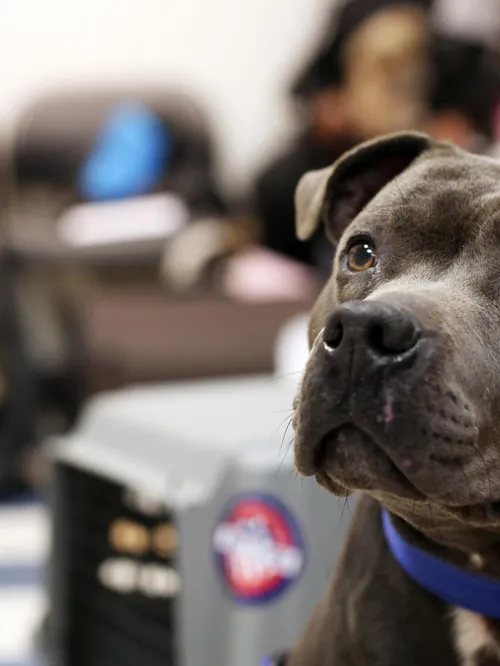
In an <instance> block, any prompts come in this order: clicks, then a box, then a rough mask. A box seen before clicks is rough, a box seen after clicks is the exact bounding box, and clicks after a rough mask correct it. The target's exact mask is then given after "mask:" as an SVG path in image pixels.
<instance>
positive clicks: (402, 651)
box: [287, 133, 500, 666]
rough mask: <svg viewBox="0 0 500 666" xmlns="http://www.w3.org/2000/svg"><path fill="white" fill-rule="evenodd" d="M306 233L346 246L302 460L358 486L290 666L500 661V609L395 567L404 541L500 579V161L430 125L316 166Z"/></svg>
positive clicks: (301, 424)
mask: <svg viewBox="0 0 500 666" xmlns="http://www.w3.org/2000/svg"><path fill="white" fill-rule="evenodd" d="M296 207H297V220H298V223H297V224H298V235H299V237H301V238H303V239H306V238H308V237H309V236H310V235H311V234H312V233H313V232H314V231H315V229H316V228H317V226H318V225H319V224H320V223H323V224H325V225H326V229H327V232H328V235H329V237H330V238H331V240H332V242H333V243H334V244H335V245H336V247H337V252H336V259H335V265H334V268H333V275H332V277H331V279H330V281H329V282H328V284H327V285H326V287H325V289H324V291H323V293H322V294H321V296H320V298H319V300H318V302H317V303H316V305H315V307H314V309H313V312H312V315H311V321H310V345H311V352H310V357H309V361H308V364H307V367H306V370H305V373H304V376H303V379H302V383H301V386H300V389H299V392H298V395H297V397H296V401H295V405H294V428H295V461H296V466H297V469H298V470H299V472H300V473H302V474H304V475H306V476H310V475H315V476H316V478H317V480H318V482H319V483H320V484H321V485H322V486H324V487H325V488H326V489H327V490H329V491H330V492H332V493H333V494H334V495H337V496H346V495H348V494H349V493H351V492H353V491H361V492H362V493H363V498H362V499H361V501H360V502H359V504H358V507H357V509H356V513H355V515H354V521H353V525H352V528H351V531H350V535H349V538H348V541H347V544H346V547H345V550H344V553H343V556H342V558H341V562H340V565H339V568H338V570H337V572H336V574H335V576H334V579H333V580H332V582H331V584H330V585H329V589H328V590H327V592H326V595H325V597H324V599H323V600H322V601H321V603H320V604H319V606H318V607H317V609H316V611H315V612H314V614H313V617H312V619H311V621H310V623H309V626H308V627H307V628H306V631H305V632H304V634H303V636H302V638H301V639H300V640H299V642H298V643H297V645H296V646H295V648H294V649H293V650H292V652H291V654H290V656H289V659H288V661H287V666H364V665H366V666H374V665H377V666H422V665H424V666H486V665H493V664H500V619H497V620H492V619H489V618H486V617H484V616H482V615H480V614H478V613H473V612H471V611H470V610H465V609H464V608H460V607H457V606H452V605H449V604H447V603H445V602H444V601H442V600H441V599H439V598H438V597H436V596H435V595H433V594H431V593H429V592H428V591H426V590H424V589H423V588H422V587H421V586H420V585H419V584H417V583H416V582H415V581H414V580H413V579H412V578H410V577H409V576H408V575H407V573H406V572H405V571H404V570H403V569H402V567H401V566H400V565H399V564H398V563H397V562H396V559H395V558H394V557H393V555H392V553H391V551H390V550H389V548H388V545H387V541H386V539H385V537H384V533H383V529H382V524H381V505H382V506H383V507H385V508H386V509H387V511H388V512H389V513H390V516H391V519H392V524H393V526H394V527H395V529H396V530H397V532H398V533H399V534H400V535H401V536H402V537H403V538H404V539H405V541H406V542H408V543H410V544H413V545H417V546H418V547H419V548H420V549H423V550H424V551H427V552H430V553H433V554H434V555H436V556H437V557H439V558H442V559H443V560H446V561H448V562H450V563H452V564H453V565H455V566H458V567H460V568H462V569H464V570H468V571H476V572H478V571H479V572H480V573H481V574H487V575H489V576H491V577H493V578H495V579H497V580H500V163H497V162H495V161H493V160H491V159H489V158H486V157H479V156H474V155H471V154H469V153H466V152H464V151H461V150H459V149H457V148H455V147H452V146H450V145H447V144H442V143H436V142H434V141H433V140H432V139H430V138H429V137H427V136H425V135H422V134H416V133H403V134H397V135H392V136H389V137H385V138H381V139H378V140H375V141H372V142H369V143H366V144H363V145H361V146H360V147H358V148H357V149H355V150H353V151H352V152H350V153H348V154H347V155H346V156H344V157H343V158H342V159H341V160H340V161H338V162H337V163H336V164H335V165H333V167H331V168H328V169H325V170H322V171H318V172H313V173H309V174H306V175H305V176H304V177H303V179H302V180H301V182H300V183H299V186H298V188H297V193H296Z"/></svg>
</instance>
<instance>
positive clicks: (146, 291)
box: [0, 0, 500, 666]
mask: <svg viewBox="0 0 500 666" xmlns="http://www.w3.org/2000/svg"><path fill="white" fill-rule="evenodd" d="M0 44H1V53H2V55H3V57H2V58H0V80H1V82H2V86H1V94H0V412H1V413H0V615H1V617H2V618H3V619H2V626H1V627H0V666H14V664H19V665H20V664H34V663H56V662H57V663H58V664H60V665H61V666H63V665H66V664H68V665H69V664H71V666H74V664H77V663H79V662H80V663H82V664H89V665H93V664H100V663H103V664H104V663H109V662H110V661H111V660H112V661H113V665H114V666H117V665H119V664H122V663H123V664H128V663H129V661H131V660H132V659H133V660H134V663H137V659H142V660H143V661H147V662H148V663H151V664H154V663H156V662H158V663H160V661H161V663H169V664H179V665H180V664H189V666H197V665H198V664H201V663H206V664H208V666H210V664H212V663H213V664H215V663H216V662H218V663H220V662H221V661H223V662H224V663H227V664H228V665H229V663H234V662H237V663H238V664H239V666H246V664H248V665H250V664H256V663H258V662H259V660H260V659H261V658H263V657H264V656H265V655H266V654H267V653H268V652H270V651H273V650H275V649H277V648H279V649H281V648H283V649H286V647H287V646H288V645H289V643H290V642H291V641H293V638H294V637H295V636H296V634H297V632H298V631H299V630H300V627H301V626H302V624H303V622H304V621H305V618H306V617H307V615H308V613H309V611H310V609H311V608H312V607H313V605H314V603H315V602H316V601H317V599H318V597H319V594H320V593H321V589H322V585H323V584H324V580H325V577H326V576H327V574H328V572H329V570H330V567H331V566H332V564H333V563H334V560H335V557H336V552H337V547H338V543H339V541H340V538H341V536H342V533H343V529H344V527H343V526H344V523H346V521H347V522H348V518H349V516H348V512H347V515H344V513H345V512H344V511H343V509H342V507H340V509H339V515H338V516H337V517H336V518H334V517H332V512H334V511H336V510H337V505H336V504H335V508H334V509H332V503H331V500H330V499H329V498H327V501H326V500H325V499H324V498H323V495H320V494H318V492H319V491H317V490H316V488H315V487H314V488H313V487H312V486H310V485H308V483H306V482H304V483H301V482H300V481H298V480H296V478H295V476H294V473H293V462H292V460H291V457H290V452H289V448H290V447H289V445H290V442H291V433H290V431H289V430H288V431H287V426H288V425H289V417H290V415H291V402H292V399H293V393H294V390H295V387H296V384H297V382H298V381H299V378H300V371H301V369H302V368H303V365H304V363H305V360H306V358H307V342H306V330H307V324H306V321H307V316H306V314H307V311H308V309H309V307H310V305H311V304H312V302H313V301H314V299H315V297H316V296H317V294H318V293H319V291H320V289H321V287H322V285H323V284H324V282H325V280H326V278H327V276H328V273H329V271H330V268H331V263H332V258H333V254H334V248H332V247H331V246H330V245H329V243H328V242H327V241H326V239H325V237H324V234H323V232H322V231H321V230H320V231H319V232H318V233H317V234H316V236H315V237H314V238H312V239H311V240H310V241H308V242H307V243H299V242H298V241H297V240H296V239H295V234H294V208H293V193H294V189H295V186H296V185H297V182H298V180H299V178H300V176H301V175H302V174H303V173H305V172H306V171H308V170H311V169H317V168H321V167H324V166H327V165H328V164H330V163H332V162H333V161H334V160H336V159H337V158H338V157H339V156H340V155H341V154H342V153H343V152H344V151H346V150H348V149H350V148H352V147H353V146H355V145H356V144H357V143H359V142H360V141H363V140H365V139H369V138H372V137H374V136H377V135H379V134H383V133H386V132H392V131H397V130H404V129H419V130H423V131H427V132H429V133H431V134H432V135H434V136H435V137H436V138H440V139H445V140H450V141H454V142H455V143H457V144H458V145H461V146H462V147H464V148H466V149H468V150H471V151H474V152H478V153H484V154H489V155H492V156H496V155H498V154H500V148H499V145H500V144H499V141H500V106H499V102H500V60H499V55H500V54H499V48H498V47H499V44H500V2H499V1H498V0H481V2H473V0H394V1H390V0H346V1H342V2H340V0H287V2H284V0H253V1H252V2H245V1H244V0H240V2H239V3H235V2H228V0H184V1H183V2H176V1H175V0H163V1H162V2H160V1H159V0H142V2H137V1H136V0H129V1H128V2H127V3H125V4H124V3H118V2H117V1H116V0H107V1H106V2H102V1H100V2H98V1H97V0H87V2H86V3H83V4H81V5H78V4H75V3H63V2H60V0H46V2H45V3H43V4H40V3H36V2H35V1H34V0H18V2H17V3H10V4H9V5H6V6H5V7H4V12H3V17H2V21H1V24H0ZM200 474H201V476H200ZM202 477H203V478H202ZM138 489H139V490H138ZM139 491H140V492H139ZM145 491H147V492H145ZM131 493H132V494H131ZM137 493H139V495H138V494H137ZM144 493H145V494H144ZM255 493H257V494H258V497H259V500H258V501H257V500H256V499H255ZM139 496H140V498H142V499H137V498H138V497H139ZM130 497H133V498H135V499H133V500H131V499H130ZM187 497H189V498H190V499H189V501H187V499H186V498H187ZM237 497H239V498H240V499H238V500H236V499H235V498H237ZM241 497H243V500H242V499H241ZM127 498H128V499H127ZM145 498H146V499H145ZM233 501H234V502H237V503H236V504H235V505H234V506H233V504H231V502H233ZM325 501H326V503H325ZM238 502H240V503H238ZM241 502H243V504H241ZM228 503H229V504H228ZM151 507H156V508H151ZM193 507H194V508H193ZM224 507H226V508H225V509H224ZM227 507H229V508H227ZM204 511H206V512H207V513H206V514H205V513H203V512H204ZM289 512H291V513H290V514H289ZM321 512H324V513H321ZM318 516H324V517H325V519H327V520H329V521H331V525H332V528H331V531H330V533H329V535H328V538H327V539H326V540H323V541H321V542H320V541H318V539H317V537H318V535H317V534H316V533H315V532H314V525H313V523H314V520H318ZM311 518H314V520H311ZM117 520H118V521H122V522H121V523H119V524H118V527H117V524H116V521H117ZM123 521H125V522H123ZM273 521H274V522H273ZM228 525H229V528H228ZM235 525H236V527H237V528H238V529H237V530H236V532H237V534H236V532H234V530H235V529H236V528H235ZM221 526H222V527H221ZM219 527H220V528H221V530H222V531H221V532H220V533H219V532H218V531H217V530H218V529H219ZM257 527H258V529H257ZM160 528H161V529H160ZM113 530H114V531H113ZM116 530H118V532H117V531H116ZM155 530H160V532H157V531H155ZM162 530H163V531H162ZM214 530H215V531H214ZM228 530H229V531H228ZM231 530H233V531H231ZM238 530H240V531H238ZM241 530H242V531H241ZM301 530H302V531H301ZM299 533H300V534H302V536H301V537H300V538H299V537H298V536H297V535H298V534H299ZM117 534H119V535H120V536H118V537H117V536H116V535H117ZM158 534H159V535H163V536H161V538H160V536H158ZM221 534H222V536H221ZM242 534H243V536H242ZM106 535H107V536H106ZM113 535H115V536H113ZM152 535H153V536H152ZM154 535H156V536H154ZM165 535H167V536H165ZM173 535H174V536H173ZM217 535H218V536H217ZM249 535H250V536H249ZM286 535H288V536H286ZM293 535H295V536H293ZM115 537H116V538H115ZM240 538H241V539H243V541H242V542H241V543H243V546H241V544H240V546H241V547H240V546H238V545H237V542H238V543H240V542H239V541H238V539H240ZM155 539H156V541H155ZM158 539H160V541H161V539H166V541H167V543H168V545H167V546H165V545H164V544H165V541H161V543H162V544H163V546H162V547H160V546H158V543H160V542H159V541H158ZM245 539H247V540H248V539H250V541H245ZM154 543H156V544H157V546H155V547H154V548H153V546H152V545H151V544H154ZM117 544H118V545H117ZM141 544H142V545H141ZM187 544H189V545H187ZM228 544H229V545H228ZM231 544H232V545H231ZM245 544H246V546H245ZM285 546H286V548H288V550H286V549H285V550H286V553H287V557H288V559H287V560H286V561H287V562H288V565H287V566H288V568H287V567H285V565H284V564H283V567H284V568H283V569H280V567H279V566H278V565H277V564H276V562H277V561H278V560H279V558H277V559H276V558H275V560H273V562H274V564H272V565H271V564H270V559H269V557H270V556H269V553H270V552H272V553H274V555H276V552H278V551H279V552H284V551H283V548H285ZM155 548H156V550H155ZM280 548H281V551H280V550H279V549H280ZM273 549H274V550H273ZM276 549H277V550H276ZM153 551H154V552H153ZM242 553H243V554H242ZM266 553H267V555H266ZM306 554H307V558H306ZM214 557H215V558H216V559H217V562H218V564H217V567H214V565H213V559H214ZM266 557H267V559H266ZM279 561H281V560H279ZM284 561H285V560H283V562H284ZM292 561H293V562H294V565H293V566H292V565H290V562H292ZM235 562H236V564H235ZM242 562H243V563H244V565H245V566H243V565H242ZM306 562H308V564H307V566H306ZM102 567H104V569H103V568H102ZM148 567H149V568H148ZM152 567H153V568H152ZM155 567H156V568H155ZM235 567H236V569H235ZM237 567H240V569H238V568H237ZM245 567H246V568H245ZM273 567H274V568H273ZM307 567H309V568H308V569H307ZM216 568H218V572H216V571H215V569H216ZM243 569H244V570H245V574H244V575H243V574H241V576H242V578H238V577H237V576H236V578H235V575H236V574H235V573H234V572H235V571H236V570H238V571H240V573H241V571H243ZM306 569H307V571H306ZM103 571H104V573H103ZM249 571H250V572H251V573H248V572H249ZM75 572H76V573H75ZM98 572H101V573H99V574H98ZM110 572H111V573H110ZM252 572H253V573H252ZM314 572H316V573H314ZM318 572H321V573H318ZM101 574H102V575H101ZM200 576H201V577H200ZM181 579H182V586H181V585H180V582H179V581H180V580H181ZM299 579H300V580H299ZM75 581H77V582H75ZM110 581H111V582H110ZM138 581H139V582H138ZM140 581H142V583H140ZM144 581H149V582H147V583H146V582H144ZM151 581H156V582H154V583H153V582H151ZM158 581H160V582H158ZM139 583H140V584H139ZM141 585H142V587H141ZM162 586H163V587H162ZM200 586H201V587H203V590H204V592H203V594H204V599H205V601H206V603H205V604H201V603H200V602H199V599H198V601H197V593H196V590H195V588H196V589H201V588H200ZM252 586H253V587H252ZM288 588H290V589H291V591H290V590H289V589H288ZM158 589H161V590H163V592H161V593H160V592H158ZM82 590H83V591H82ZM141 590H142V591H141ZM152 590H153V591H152ZM155 590H156V591H155ZM180 590H182V591H180ZM117 600H119V602H120V603H118V605H117V603H116V602H117ZM299 600H300V601H301V603H300V604H299ZM122 602H123V603H122ZM125 602H126V603H128V604H129V606H127V605H126V603H125ZM148 604H149V605H148ZM214 604H215V605H217V607H218V608H219V610H220V613H219V615H218V618H219V619H218V620H217V621H216V620H214V619H213V617H214V616H213V614H212V620H211V622H208V616H209V615H210V610H211V609H212V608H213V607H214ZM299 606H300V610H298V608H299ZM96 608H98V609H100V610H99V613H97V615H96V610H95V609H96ZM249 608H250V610H249ZM191 609H193V610H191ZM97 616H98V620H96V617H97ZM105 625H106V629H105V628H103V627H104V626H105ZM138 627H139V628H140V629H138ZM136 629H137V632H138V636H135V635H134V636H133V637H131V636H132V634H133V632H134V631H135V630H136ZM106 632H107V633H106ZM139 634H140V636H139Z"/></svg>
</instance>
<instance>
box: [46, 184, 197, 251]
mask: <svg viewBox="0 0 500 666" xmlns="http://www.w3.org/2000/svg"><path fill="white" fill-rule="evenodd" d="M188 216H189V212H188V209H187V207H186V205H185V203H184V202H183V201H182V199H181V198H180V197H178V196H176V195H174V194H152V195H149V196H144V197H136V198H133V199H127V200H123V201H111V202H103V203H101V202H98V203H86V204H79V205H77V206H73V207H72V208H70V209H68V210H67V211H65V212H64V213H63V215H62V216H61V217H60V218H59V220H58V222H57V234H58V236H59V238H60V239H61V241H63V242H64V243H65V244H67V245H71V246H72V247H96V246H99V245H101V246H102V245H112V244H121V243H134V242H140V241H152V240H162V239H167V238H168V237H169V236H171V235H172V234H173V233H175V232H176V231H178V230H179V229H180V228H181V227H183V226H184V225H185V224H186V223H187V221H188Z"/></svg>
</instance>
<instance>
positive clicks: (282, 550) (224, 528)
mask: <svg viewBox="0 0 500 666" xmlns="http://www.w3.org/2000/svg"><path fill="white" fill-rule="evenodd" d="M213 548H214V551H215V556H216V559H217V564H218V567H219V569H220V572H221V575H222V578H223V580H224V583H225V587H226V589H227V591H228V592H229V594H230V595H231V597H232V598H233V599H234V600H235V601H239V602H240V603H245V604H253V605H258V604H261V603H265V602H267V601H270V600H271V599H275V598H276V597H277V596H279V595H281V594H282V593H283V592H284V591H285V590H286V589H288V588H289V587H290V585H292V583H293V582H294V581H296V580H297V579H298V577H299V576H300V574H301V573H302V570H303V568H304V563H305V552H304V542H303V539H302V535H301V533H300V529H299V526H298V523H297V521H296V520H295V518H294V517H293V515H292V514H291V512H290V511H289V510H288V509H287V508H286V507H285V506H284V504H282V503H281V502H280V501H278V500H277V499H276V498H274V497H273V496H272V495H265V494H248V495H240V496H239V497H237V498H236V499H234V500H233V501H232V502H231V503H230V504H229V506H228V507H227V509H226V511H225V513H224V515H223V517H222V520H221V521H220V522H219V524H218V525H217V527H216V528H215V531H214V534H213Z"/></svg>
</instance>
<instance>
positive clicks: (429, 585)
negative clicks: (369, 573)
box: [382, 509, 500, 619]
mask: <svg viewBox="0 0 500 666" xmlns="http://www.w3.org/2000/svg"><path fill="white" fill-rule="evenodd" d="M382 525H383V528H384V533H385V538H386V541H387V545H388V546H389V549H390V551H391V553H392V554H393V556H394V558H395V559H396V560H397V562H398V563H399V564H400V565H401V567H402V568H403V569H404V571H406V573H407V574H408V575H409V576H410V578H413V580H415V581H416V582H417V583H418V584H419V585H421V586H422V587H423V588H424V589H426V590H427V591H428V592H430V593H431V594H433V595H435V596H436V597H438V598H439V599H442V600H443V601H444V602H446V603H447V604H450V605H452V606H460V607H462V608H466V609H467V610H469V611H472V612H473V613H478V614H479V615H484V616H485V617H490V618H495V619H498V618H500V581H497V580H495V579H494V578H490V577H489V576H485V575H483V574H479V573H472V572H470V571H465V570H464V569H460V568H459V567H457V566H455V565H453V564H449V563H448V562H445V561H444V560H442V559H440V558H438V557H435V556H434V555H431V554H430V553H427V552H426V551H424V550H421V549H420V548H417V547H416V546H412V545H410V544H409V543H408V542H407V541H405V540H404V539H403V538H402V537H401V536H400V535H399V534H398V532H397V530H396V528H395V527H394V525H393V524H392V520H391V517H390V514H389V513H388V512H387V511H385V509H383V510H382Z"/></svg>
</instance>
